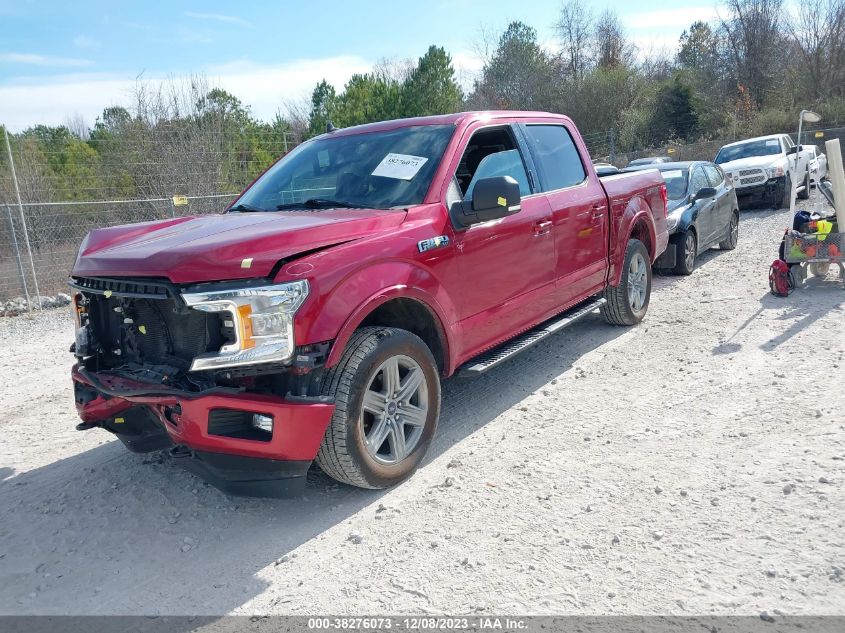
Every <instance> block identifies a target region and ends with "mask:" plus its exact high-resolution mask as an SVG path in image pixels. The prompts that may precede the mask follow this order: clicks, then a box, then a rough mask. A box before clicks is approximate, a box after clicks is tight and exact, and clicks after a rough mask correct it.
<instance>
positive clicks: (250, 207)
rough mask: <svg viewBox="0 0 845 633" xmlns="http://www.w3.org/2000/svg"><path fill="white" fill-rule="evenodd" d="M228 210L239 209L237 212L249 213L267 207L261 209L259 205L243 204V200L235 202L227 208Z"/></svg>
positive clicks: (260, 210)
mask: <svg viewBox="0 0 845 633" xmlns="http://www.w3.org/2000/svg"><path fill="white" fill-rule="evenodd" d="M229 211H230V212H231V211H239V212H244V211H248V212H250V213H256V212H262V211H268V209H262V208H261V207H256V206H255V205H252V204H244V203H243V202H241V203H240V204H236V205H235V206H234V207H232V208H231V209H229Z"/></svg>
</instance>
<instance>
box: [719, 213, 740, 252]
mask: <svg viewBox="0 0 845 633" xmlns="http://www.w3.org/2000/svg"><path fill="white" fill-rule="evenodd" d="M738 242H739V211H734V212H733V213H731V221H730V223H729V224H728V236H727V237H726V238H725V239H724V240H722V241H721V242H719V248H720V249H722V250H723V251H732V250H733V249H735V248H736V245H737V243H738Z"/></svg>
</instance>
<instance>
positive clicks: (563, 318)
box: [456, 297, 607, 377]
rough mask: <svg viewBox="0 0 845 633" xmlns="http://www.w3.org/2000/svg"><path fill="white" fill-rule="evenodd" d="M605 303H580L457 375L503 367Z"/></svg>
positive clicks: (477, 359)
mask: <svg viewBox="0 0 845 633" xmlns="http://www.w3.org/2000/svg"><path fill="white" fill-rule="evenodd" d="M605 303H607V299H605V298H604V297H598V298H595V299H590V300H589V301H586V302H585V303H579V304H578V305H577V306H575V307H574V308H570V309H569V310H567V311H566V312H564V313H562V314H560V315H558V316H556V317H553V318H552V319H550V320H549V321H546V322H544V323H542V324H540V325H538V326H537V327H536V328H534V329H533V330H529V331H528V332H525V333H524V334H520V335H519V336H517V337H516V338H513V339H511V340H509V341H507V342H505V343H502V344H501V345H500V346H499V347H496V348H493V349H491V350H490V351H489V352H484V353H483V354H482V355H481V356H476V357H475V358H473V359H472V360H471V361H469V362H467V363H465V364H464V365H461V367H459V368H458V371H457V372H456V374H457V375H458V376H461V377H469V376H478V375H479V374H483V373H484V372H486V371H489V370H491V369H493V368H494V367H497V366H499V365H501V364H502V363H504V362H505V361H506V360H508V359H510V358H513V357H514V356H516V355H517V354H519V353H520V352H524V351H525V350H527V349H528V348H529V347H533V346H534V345H536V344H537V343H539V342H540V341H542V340H543V339H545V338H547V337H549V336H551V335H552V334H556V333H557V332H560V331H561V330H562V329H563V328H565V327H568V326H570V325H572V324H573V323H575V322H576V321H580V320H581V319H582V318H584V317H585V316H587V315H588V314H592V313H593V312H595V311H596V310H597V309H598V308H600V307H602V306H603V305H604V304H605Z"/></svg>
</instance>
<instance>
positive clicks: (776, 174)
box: [766, 165, 783, 178]
mask: <svg viewBox="0 0 845 633" xmlns="http://www.w3.org/2000/svg"><path fill="white" fill-rule="evenodd" d="M766 173H767V174H768V175H769V178H780V177H781V176H783V166H782V165H778V166H777V167H769V168H768V169H767V170H766Z"/></svg>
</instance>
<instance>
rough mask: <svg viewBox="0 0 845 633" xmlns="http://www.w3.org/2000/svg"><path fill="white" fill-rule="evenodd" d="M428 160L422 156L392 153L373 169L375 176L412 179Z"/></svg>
mask: <svg viewBox="0 0 845 633" xmlns="http://www.w3.org/2000/svg"><path fill="white" fill-rule="evenodd" d="M427 161H428V159H427V158H423V157H422V156H411V155H410V154H393V153H390V154H388V155H387V156H385V157H384V158H383V159H382V161H381V162H380V163H379V164H378V166H376V168H375V169H374V170H373V176H382V177H383V178H396V179H397V180H411V179H412V178H413V177H414V176H416V175H417V172H418V171H419V170H420V168H421V167H422V166H423V165H425V164H426V162H427Z"/></svg>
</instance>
